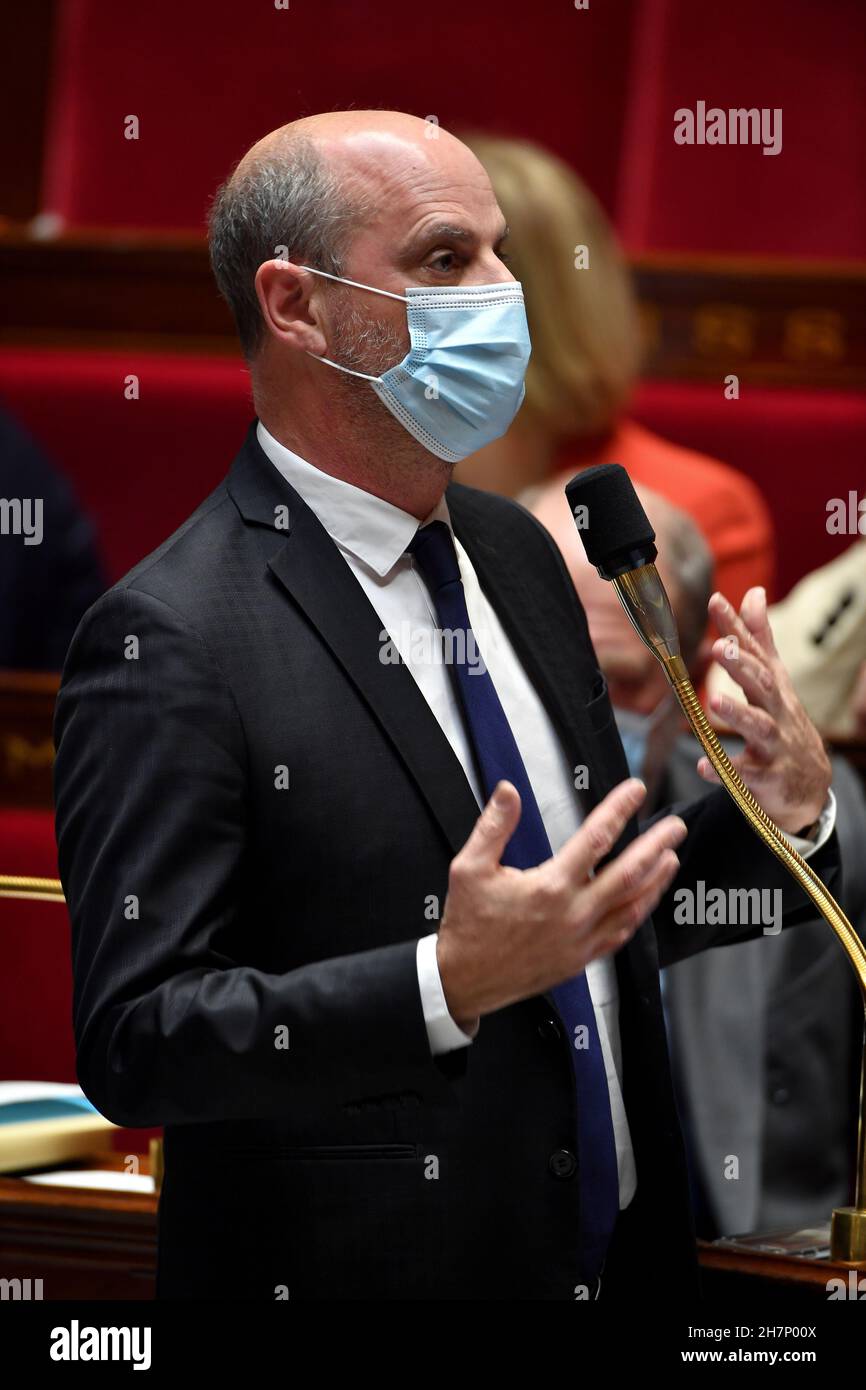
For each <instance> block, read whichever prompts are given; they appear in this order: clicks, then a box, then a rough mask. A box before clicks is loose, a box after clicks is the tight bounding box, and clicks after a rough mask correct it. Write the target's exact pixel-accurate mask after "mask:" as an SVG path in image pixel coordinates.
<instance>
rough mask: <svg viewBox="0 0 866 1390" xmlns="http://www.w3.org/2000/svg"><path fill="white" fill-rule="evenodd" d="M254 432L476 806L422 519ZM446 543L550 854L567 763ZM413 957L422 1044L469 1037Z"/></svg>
mask: <svg viewBox="0 0 866 1390" xmlns="http://www.w3.org/2000/svg"><path fill="white" fill-rule="evenodd" d="M257 436H258V440H259V443H260V445H261V447H262V449H263V450H264V452H265V454H266V455H267V457H268V458H269V459H270V461H271V462H272V463H273V464H274V466H275V467H276V468H277V470H278V471H279V472H280V473H281V474H282V476H283V477H284V478H285V479H286V481H287V482H288V483H290V484H291V486H292V487H293V488H294V489H295V491H296V492H297V493H298V494H299V496H301V497H302V498H303V500H304V501H305V502H306V504H307V506H308V507H310V509H311V510H312V511H313V512H314V513H315V515H316V516H317V517H318V519H319V521H320V522H321V524H322V526H323V527H324V528H325V530H326V531H327V532H328V535H329V536H330V537H331V539H332V540H333V541H334V543H335V544H336V546H337V548H338V550H339V551H340V554H341V555H342V556H343V559H344V560H345V561H346V564H347V565H348V566H349V568H350V570H351V571H352V573H353V574H354V576H355V578H356V579H357V581H358V583H359V584H360V585H361V588H362V589H363V590H364V593H365V594H366V595H367V598H368V599H369V600H370V602H371V604H372V605H373V608H374V609H375V610H376V613H377V614H378V616H379V618H380V619H381V622H382V629H383V631H382V639H383V645H384V644H385V643H386V642H387V641H388V639H389V638H390V640H391V642H392V643H393V646H394V648H396V649H397V651H399V653H400V656H401V658H402V660H403V661H404V662H405V664H406V665H407V666H408V668H409V670H410V672H411V674H412V676H413V677H414V679H415V681H416V682H417V684H418V687H419V689H420V690H421V693H422V695H423V696H424V698H425V700H426V701H427V703H428V705H429V706H430V709H431V711H432V712H433V714H434V715H435V717H436V719H437V720H438V722H439V724H440V726H441V728H442V730H443V732H444V734H445V736H446V737H447V739H448V741H449V743H450V744H451V747H452V748H453V749H454V753H455V754H456V756H457V758H458V760H459V762H460V764H461V766H462V768H463V770H464V772H465V774H466V777H467V780H468V782H469V784H470V786H471V788H472V791H473V793H474V795H475V799H476V801H477V802H478V805H479V808H480V807H481V806H482V804H483V799H482V793H481V788H480V787H479V785H478V779H477V775H476V772H475V767H474V762H473V757H472V752H471V748H470V744H469V740H468V737H467V733H466V729H465V727H464V723H463V718H462V714H461V711H460V707H459V704H458V702H457V698H456V696H455V693H454V690H453V687H452V684H451V681H450V680H449V678H448V671H447V669H446V666H445V664H444V661H442V660H441V659H437V654H438V655H439V656H440V658H441V652H442V648H441V641H440V638H439V619H438V617H437V614H436V609H435V606H434V604H433V601H432V599H431V597H430V595H429V593H428V591H427V587H426V585H425V583H424V581H423V579H422V578H421V575H420V574H419V573H418V572H417V571H416V569H415V564H414V561H413V559H412V557H411V556H409V555H406V553H405V551H406V547H407V546H408V544H409V542H410V541H411V540H412V538H413V536H414V535H415V533H416V531H417V530H418V528H419V522H418V520H417V518H416V517H414V516H412V515H410V514H409V513H408V512H404V511H401V509H400V508H399V507H395V506H393V505H392V504H391V503H390V502H386V501H384V499H383V498H381V497H375V496H374V495H373V494H372V493H369V492H365V491H364V490H363V489H362V488H358V487H354V486H353V485H352V484H351V483H347V482H344V481H343V480H342V479H341V478H334V477H332V476H331V475H330V474H328V473H323V472H322V471H321V470H320V469H318V468H315V467H314V466H313V465H312V464H310V463H307V462H306V461H305V460H304V459H302V458H300V457H299V456H298V455H297V454H294V453H292V452H291V450H289V449H286V448H285V447H284V446H283V445H282V444H280V443H278V441H277V440H276V439H274V438H273V436H272V435H271V434H269V433H268V431H267V430H266V429H265V427H264V425H262V423H261V421H260V422H259V424H258V427H257ZM433 520H441V521H444V522H445V523H446V524H447V525H448V526H449V528H450V526H451V522H450V518H449V515H448V507H447V504H446V502H445V499H444V497H443V499H442V500H441V501H440V502H439V504H438V505H437V506H436V507H435V508H434V510H433V512H431V514H430V516H429V517H427V518H426V519H425V521H424V522H421V523H420V524H421V525H426V524H427V523H428V522H430V521H433ZM452 535H453V531H452ZM454 545H455V549H456V551H457V560H458V563H459V566H460V577H461V579H462V581H463V589H464V592H465V596H466V607H467V610H468V612H469V621H470V624H471V626H472V630H473V632H474V634H475V639H476V642H477V645H478V652H479V653H480V658H481V659H482V660H483V661H484V664H485V665H486V667H487V669H488V670H489V672H490V676H491V679H492V681H493V684H494V686H495V688H496V692H497V694H498V696H499V699H500V701H501V703H502V707H503V709H504V711H505V714H506V717H507V719H508V722H509V724H510V725H511V729H512V732H513V733H514V737H515V740H516V742H517V746H518V748H519V750H520V753H521V756H522V758H523V762H524V765H525V767H526V772H527V776H528V777H529V781H530V784H531V786H532V790H533V792H534V793H535V798H536V800H537V802H538V808H539V811H540V812H541V818H542V821H543V822H544V828H545V830H546V831H547V836H548V839H549V840H550V845H551V849H552V850H553V853H554V854H555V853H556V852H557V850H559V849H560V848H561V847H562V845H564V844H565V842H566V840H568V839H569V838H570V836H571V835H573V834H574V832H575V830H577V828H578V826H579V825H580V823H581V820H582V814H581V808H580V805H579V802H578V798H577V795H576V793H575V786H574V769H573V768H572V767H571V766H570V765H569V762H568V759H567V758H566V757H565V754H564V752H563V750H562V747H561V745H560V743H559V739H558V738H557V736H556V733H555V731H554V728H553V725H552V723H551V721H550V718H549V716H548V714H547V712H546V710H545V708H544V706H543V705H542V703H541V701H540V699H539V697H538V695H537V694H536V692H535V689H534V687H533V686H532V684H531V683H530V681H529V679H528V677H527V675H526V673H525V671H524V670H523V667H522V666H521V665H520V662H519V661H518V659H517V657H516V655H515V653H514V650H513V648H512V647H511V644H510V642H509V641H508V638H507V637H506V635H505V633H504V631H503V629H502V626H501V624H500V622H499V619H498V617H497V615H496V612H495V611H494V609H493V607H492V605H491V604H490V603H489V602H488V600H487V597H486V595H485V594H484V592H483V590H482V589H481V586H480V584H479V582H478V577H477V575H476V573H475V570H474V568H473V566H472V562H471V561H470V559H469V557H468V555H467V554H466V551H465V550H464V549H463V547H462V545H461V544H460V542H459V540H458V539H457V537H456V536H455V537H454ZM470 658H471V654H470ZM832 828H833V818H832V816H831V817H830V823H829V828H828V827H827V826H826V825H822V827H821V834H820V835H819V836H818V838H817V840H816V841H815V843H814V844H812V843H810V842H808V841H801V842H797V847H798V848H800V846H801V845H802V848H800V852H801V853H804V852H809V851H812V852H814V850H815V849H817V847H818V845H819V844H821V843H823V842H824V840H825V839H826V838H827V837H828V836H829V834H830V833H831V831H832ZM417 966H418V985H419V989H420V994H421V1002H422V1007H423V1010H424V1019H425V1023H426V1026H427V1034H428V1037H429V1040H430V1048H431V1051H432V1052H433V1053H434V1054H437V1053H440V1052H447V1051H450V1050H452V1049H453V1048H455V1047H465V1046H468V1045H469V1044H470V1043H471V1042H472V1038H470V1037H469V1036H468V1034H466V1033H464V1032H463V1030H462V1029H460V1028H458V1026H457V1024H456V1023H455V1022H454V1020H453V1019H452V1018H451V1016H450V1014H449V1013H448V1008H447V1005H446V1002H445V995H444V992H443V989H442V982H441V980H440V977H439V968H438V965H437V960H436V934H435V933H433V934H432V935H430V936H425V937H422V938H421V939H420V940H419V942H418V948H417ZM586 980H587V984H588V986H589V992H590V996H591V998H592V1003H593V1008H594V1010H595V1017H596V1023H597V1026H598V1033H599V1039H600V1041H601V1049H602V1055H603V1058H604V1065H605V1071H606V1073H607V1081H608V1087H609V1090H610V1105H611V1114H612V1118H613V1128H614V1136H615V1140H616V1154H617V1167H618V1173H619V1192H620V1207H621V1208H622V1207H625V1206H627V1205H628V1203H629V1202H630V1201H631V1199H632V1197H633V1195H634V1192H635V1188H636V1184H637V1177H636V1173H635V1161H634V1152H633V1149H632V1143H631V1136H630V1134H629V1128H628V1121H627V1119H626V1113H625V1105H624V1103H623V1098H622V1087H621V1076H622V1055H621V1044H620V1033H619V991H618V988H617V976H616V968H615V966H614V961H613V957H612V956H606V957H605V958H603V959H602V960H595V961H591V962H590V964H589V965H588V966H587V967H586ZM481 1026H482V1027H483V1021H482V1025H481Z"/></svg>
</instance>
